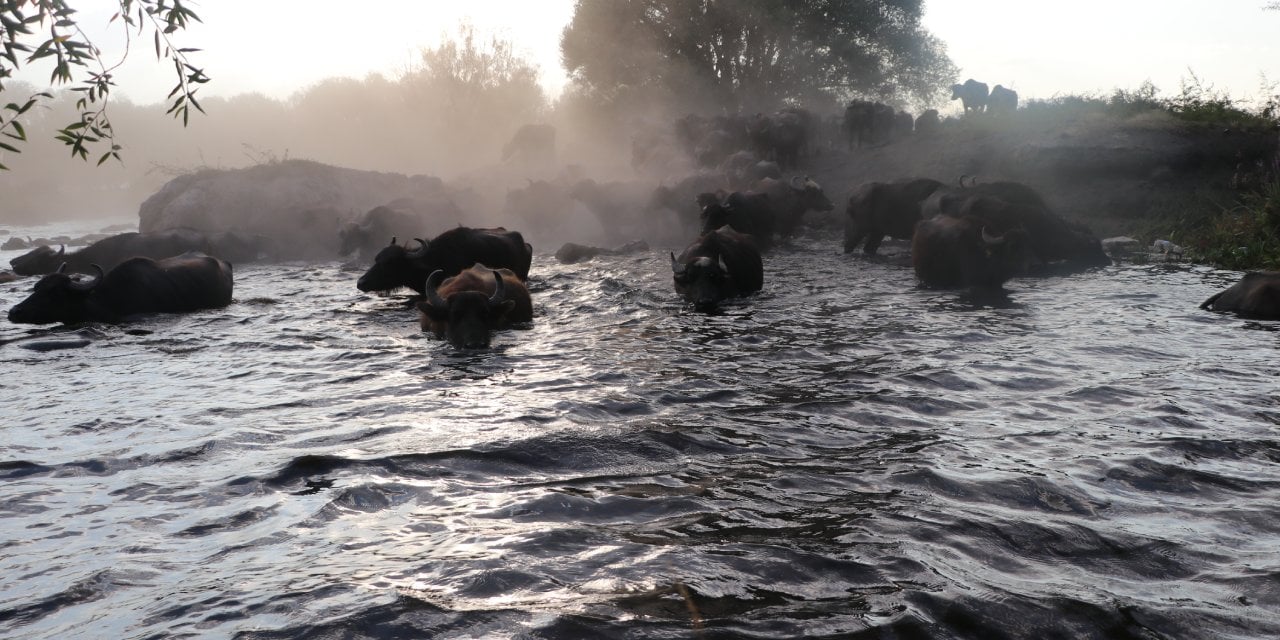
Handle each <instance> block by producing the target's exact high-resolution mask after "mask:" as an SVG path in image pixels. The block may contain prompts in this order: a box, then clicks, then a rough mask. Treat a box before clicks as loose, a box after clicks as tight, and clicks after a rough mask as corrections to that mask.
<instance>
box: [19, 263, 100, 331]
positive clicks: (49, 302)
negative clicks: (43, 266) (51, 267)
mask: <svg viewBox="0 0 1280 640" xmlns="http://www.w3.org/2000/svg"><path fill="white" fill-rule="evenodd" d="M66 267H67V263H65V262H64V263H62V265H61V266H59V267H58V269H57V270H56V271H54V272H53V273H50V274H49V275H46V276H45V277H43V278H40V281H39V282H37V283H36V285H35V286H34V287H32V290H31V295H30V296H28V297H27V299H26V300H23V301H22V302H19V303H18V304H16V305H14V306H13V308H12V309H10V310H9V322H13V323H15V324H50V323H53V322H63V323H68V324H69V323H75V322H80V321H82V320H84V319H85V317H86V304H87V302H88V298H89V294H90V293H92V292H93V289H94V287H96V286H98V283H99V282H101V281H102V277H103V273H102V267H100V266H98V265H96V264H95V265H93V268H94V269H95V270H97V272H98V277H96V278H94V279H92V280H73V279H72V278H71V276H69V275H67V274H66V273H64V271H65V270H66Z"/></svg>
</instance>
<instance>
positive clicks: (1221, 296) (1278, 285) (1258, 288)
mask: <svg viewBox="0 0 1280 640" xmlns="http://www.w3.org/2000/svg"><path fill="white" fill-rule="evenodd" d="M1200 308H1201V309H1211V310H1213V311H1231V312H1234V313H1236V314H1238V315H1241V316H1244V317H1246V318H1257V319H1259V320H1280V271H1251V272H1249V273H1246V274H1245V275H1244V277H1243V278H1241V279H1240V281H1239V282H1237V283H1235V284H1233V285H1231V286H1230V287H1229V288H1227V289H1225V290H1223V291H1220V292H1218V293H1215V294H1214V295H1213V296H1211V297H1210V298H1209V299H1208V300H1205V301H1204V302H1202V303H1201V304H1200Z"/></svg>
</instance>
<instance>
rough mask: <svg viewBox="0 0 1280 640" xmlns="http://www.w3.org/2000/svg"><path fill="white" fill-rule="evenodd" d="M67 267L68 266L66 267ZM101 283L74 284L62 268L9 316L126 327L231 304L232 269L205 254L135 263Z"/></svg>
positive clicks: (36, 321) (104, 277)
mask: <svg viewBox="0 0 1280 640" xmlns="http://www.w3.org/2000/svg"><path fill="white" fill-rule="evenodd" d="M63 267H65V265H63ZM93 268H94V269H95V270H97V272H98V277H96V278H94V279H92V280H88V281H76V280H72V279H71V276H69V275H67V274H66V273H64V272H63V271H64V269H63V268H62V267H60V268H59V269H58V270H57V271H55V272H54V273H51V274H49V275H47V276H45V277H43V278H41V279H40V281H39V282H37V283H36V285H35V287H34V288H33V290H32V292H31V295H30V296H29V297H28V298H27V299H26V300H23V301H22V302H19V303H18V304H16V305H14V307H13V309H10V310H9V321H10V322H14V323H20V324H48V323H53V322H61V323H64V324H75V323H79V322H121V321H123V320H126V319H128V318H129V317H130V316H135V315H140V314H144V313H182V312H186V311H197V310H199V309H214V308H218V307H225V306H227V305H228V304H231V288H232V278H231V264H230V263H228V262H226V261H225V260H219V259H217V258H213V257H210V256H207V255H204V254H202V253H187V254H183V255H180V256H173V257H170V258H165V259H163V260H152V259H151V258H131V259H129V260H126V261H124V262H122V263H120V264H119V265H117V266H116V268H114V269H112V270H111V271H109V272H106V273H103V271H102V267H99V266H98V265H93Z"/></svg>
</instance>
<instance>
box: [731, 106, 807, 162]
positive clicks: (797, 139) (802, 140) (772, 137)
mask: <svg viewBox="0 0 1280 640" xmlns="http://www.w3.org/2000/svg"><path fill="white" fill-rule="evenodd" d="M813 126H814V124H813V114H811V113H809V111H807V110H805V109H801V108H799V107H789V108H786V109H782V110H780V111H778V112H777V113H774V114H772V115H768V116H766V115H764V114H756V116H755V118H753V119H752V120H751V121H750V122H749V123H748V125H747V133H748V136H749V137H750V139H751V146H752V147H753V148H754V149H755V151H756V154H757V155H758V156H760V157H761V158H763V159H766V160H773V161H774V162H777V163H778V166H779V167H781V168H782V169H794V168H795V167H796V166H797V165H798V164H799V162H800V158H801V156H803V155H805V154H806V153H807V152H808V147H809V136H810V135H811V134H812V132H813Z"/></svg>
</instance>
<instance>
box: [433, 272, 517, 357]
mask: <svg viewBox="0 0 1280 640" xmlns="http://www.w3.org/2000/svg"><path fill="white" fill-rule="evenodd" d="M425 297H426V299H425V300H423V301H422V302H419V303H418V311H419V312H421V326H422V330H423V331H430V332H432V333H434V334H435V335H436V337H437V338H445V339H447V340H448V341H449V344H452V345H453V346H455V347H458V348H464V349H474V348H483V347H488V346H489V339H490V335H491V333H492V332H493V331H494V330H495V329H503V328H506V327H509V326H511V325H512V324H515V323H520V322H529V321H530V320H532V319H533V302H532V301H531V300H530V298H529V290H528V289H527V288H526V287H525V286H524V282H522V281H521V280H520V278H518V277H516V274H515V273H514V272H512V271H511V270H510V269H490V268H488V267H486V266H484V265H481V264H477V265H474V266H472V267H471V268H470V269H465V270H463V271H462V272H460V273H458V274H457V275H455V276H453V277H451V278H449V279H448V280H445V277H444V271H442V270H437V271H436V272H434V273H432V274H431V277H429V278H427V282H426V294H425Z"/></svg>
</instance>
